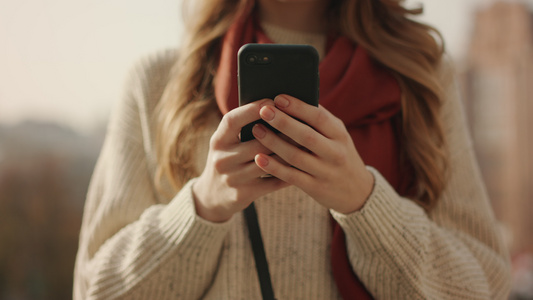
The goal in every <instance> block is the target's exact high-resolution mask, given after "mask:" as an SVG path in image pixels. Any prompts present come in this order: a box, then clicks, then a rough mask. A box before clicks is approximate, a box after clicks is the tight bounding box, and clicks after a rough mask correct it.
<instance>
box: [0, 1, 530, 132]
mask: <svg viewBox="0 0 533 300" xmlns="http://www.w3.org/2000/svg"><path fill="white" fill-rule="evenodd" d="M492 1H493V0H408V1H406V2H407V4H408V5H413V4H416V3H423V4H424V6H425V14H424V16H423V17H422V20H423V21H425V22H427V23H429V24H431V25H434V26H436V27H437V28H438V29H439V30H441V32H442V33H443V35H444V38H445V40H446V43H447V46H448V51H449V52H450V53H451V54H452V56H453V57H455V58H456V59H457V60H459V59H460V58H461V57H462V56H463V55H464V53H465V49H466V47H467V45H468V37H469V34H470V30H471V22H470V21H471V12H472V11H473V10H474V9H475V8H476V7H478V6H479V5H486V4H490V3H491V2H492ZM525 1H526V2H527V3H529V4H532V3H533V0H525ZM179 8H180V1H179V0H159V1H141V0H105V1H104V0H47V1H37V0H17V1H11V0H0V123H7V124H13V123H16V122H20V121H21V120H25V119H37V120H53V121H55V122H58V123H64V124H68V125H70V126H72V127H74V128H75V129H78V130H80V131H87V130H91V129H92V128H94V126H96V124H98V123H102V122H105V121H106V120H107V118H108V116H109V113H110V110H111V109H112V108H113V106H114V105H115V103H116V102H117V101H118V99H119V98H120V95H121V92H122V89H123V84H124V80H125V77H126V74H127V71H128V69H129V68H130V67H131V65H132V64H133V63H134V62H135V61H136V60H138V58H140V57H143V56H145V55H147V54H149V53H152V52H155V51H157V50H160V49H165V48H172V47H177V45H178V44H179V42H180V34H179V32H180V28H181V24H180V21H179V20H180V14H179Z"/></svg>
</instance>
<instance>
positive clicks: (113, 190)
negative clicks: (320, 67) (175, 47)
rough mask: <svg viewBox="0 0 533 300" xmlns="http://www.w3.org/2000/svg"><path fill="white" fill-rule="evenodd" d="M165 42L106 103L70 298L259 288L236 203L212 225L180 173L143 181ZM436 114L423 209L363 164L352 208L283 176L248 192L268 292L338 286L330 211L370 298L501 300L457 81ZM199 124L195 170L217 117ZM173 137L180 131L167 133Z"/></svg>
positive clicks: (149, 163) (309, 294)
mask: <svg viewBox="0 0 533 300" xmlns="http://www.w3.org/2000/svg"><path fill="white" fill-rule="evenodd" d="M175 59H176V54H175V52H173V51H169V52H165V53H160V54H159V55H157V56H155V57H152V58H150V59H147V60H144V61H142V62H141V63H139V64H138V65H137V67H136V68H135V69H134V70H133V71H132V72H131V77H130V80H129V82H128V84H127V86H126V93H125V95H124V98H123V99H122V101H121V102H120V104H119V105H118V107H117V108H116V109H115V111H114V114H113V115H112V118H111V121H110V124H109V128H108V132H107V138H106V141H105V143H104V146H103V149H102V152H101V155H100V158H99V160H98V163H97V165H96V168H95V171H94V175H93V178H92V181H91V185H90V188H89V193H88V196H87V202H86V206H85V212H84V218H83V224H82V228H81V233H80V244H79V251H78V256H77V261H76V269H75V278H74V279H75V280H74V299H76V300H79V299H117V298H119V299H199V298H202V299H247V300H248V299H260V298H261V296H260V288H259V284H258V280H257V275H256V271H255V267H254V260H253V254H252V250H251V247H250V242H249V240H248V237H247V229H246V226H245V224H244V222H243V217H242V214H237V215H235V216H234V217H233V218H232V219H231V220H230V221H228V222H226V223H223V224H215V223H210V222H208V221H206V220H203V219H201V218H200V217H199V216H197V215H196V213H195V208H194V202H193V197H192V193H191V184H192V183H193V182H194V179H193V180H191V181H190V182H189V183H188V184H186V185H185V186H184V187H183V188H182V189H181V190H180V191H179V192H178V193H177V194H176V195H175V196H174V197H172V198H170V199H168V198H165V197H164V196H162V195H160V194H158V193H157V192H156V190H155V189H154V186H153V184H152V178H153V175H154V170H155V167H156V159H155V152H154V136H155V131H154V122H153V118H154V115H153V111H154V106H155V105H156V103H157V102H158V100H159V98H160V96H161V94H162V91H163V89H164V87H165V84H166V82H167V80H168V76H169V72H170V69H171V66H172V65H173V63H174V61H175ZM450 73H451V72H450V71H443V74H444V75H443V80H445V82H446V85H447V86H448V94H447V99H446V102H445V103H444V107H443V110H442V118H443V121H444V128H445V133H446V139H447V141H448V143H449V149H450V153H451V170H450V171H451V174H450V177H449V182H448V185H447V188H446V190H445V191H444V194H443V195H442V198H441V199H440V201H439V202H438V205H437V206H436V207H435V209H434V210H433V211H432V212H431V213H430V214H427V213H425V212H424V210H422V209H421V208H420V207H419V206H418V205H416V204H415V203H414V202H412V201H410V200H408V199H404V198H402V197H400V196H399V195H398V194H397V193H396V192H395V191H394V190H393V189H392V188H391V187H390V186H389V184H388V183H387V181H386V180H385V179H384V178H383V177H382V176H381V175H380V174H379V173H378V172H377V171H375V170H374V169H372V168H370V169H371V170H372V172H373V173H374V176H375V187H374V190H373V192H372V194H371V196H370V198H369V199H368V201H367V203H366V204H365V206H364V207H363V209H361V210H360V211H358V212H355V213H352V214H349V215H343V214H340V213H337V212H335V211H331V212H330V211H328V210H327V209H326V208H324V207H322V206H320V205H318V204H317V203H316V202H315V201H313V199H311V198H310V197H309V196H307V195H306V194H304V193H303V192H302V191H301V190H299V189H298V188H295V187H289V188H286V189H283V190H281V191H278V192H275V193H272V194H269V195H266V196H265V197H263V198H261V199H258V200H257V201H256V206H257V209H258V214H259V223H260V225H261V229H262V232H263V239H264V243H265V250H266V253H267V257H268V259H269V264H270V270H271V275H272V280H273V286H274V290H275V293H276V296H277V298H278V299H280V300H281V299H321V300H322V299H340V296H339V293H338V291H337V288H336V286H335V282H334V281H333V278H332V274H331V267H330V262H329V259H330V258H329V257H330V253H329V248H330V241H331V229H330V223H329V215H330V213H331V214H332V215H333V217H334V218H335V219H336V220H337V222H338V223H339V224H340V225H341V226H342V228H343V229H344V231H345V233H346V237H347V247H348V253H349V256H350V262H351V266H352V268H353V270H354V271H355V273H356V274H358V276H359V278H360V279H361V280H362V282H363V283H364V284H365V286H366V287H367V289H368V290H369V291H370V292H371V293H372V294H373V295H374V297H375V298H376V299H506V297H507V294H508V290H509V282H510V281H509V278H510V276H509V261H508V254H507V252H506V248H505V245H504V243H503V241H502V238H501V236H500V235H499V231H498V227H497V225H496V224H497V223H496V221H495V219H494V216H493V213H492V211H491V208H490V204H489V201H488V200H487V195H486V192H485V190H484V187H483V184H482V182H481V177H480V173H479V170H478V167H477V165H476V162H475V158H474V155H473V151H472V144H471V141H470V139H469V136H468V134H467V130H466V125H465V120H464V116H463V111H462V108H461V105H460V101H459V99H458V95H457V88H456V87H455V86H454V84H453V81H452V80H449V77H450V76H449V74H450ZM210 118H211V120H212V126H211V127H210V128H209V130H206V131H205V133H204V134H203V135H200V136H198V137H197V138H198V139H199V143H198V144H199V145H200V147H199V148H198V151H197V153H196V154H197V156H198V161H197V165H198V168H199V170H202V169H203V167H204V165H205V158H206V156H207V151H208V142H209V138H210V136H211V134H212V132H213V131H214V130H215V129H216V126H217V124H218V122H219V121H220V117H218V116H216V115H213V116H211V117H210ZM178 142H179V141H178Z"/></svg>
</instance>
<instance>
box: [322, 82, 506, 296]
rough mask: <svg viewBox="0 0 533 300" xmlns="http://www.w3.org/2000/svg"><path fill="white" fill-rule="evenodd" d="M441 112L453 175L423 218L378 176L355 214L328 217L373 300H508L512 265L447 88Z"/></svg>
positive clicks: (454, 99)
mask: <svg viewBox="0 0 533 300" xmlns="http://www.w3.org/2000/svg"><path fill="white" fill-rule="evenodd" d="M450 86H451V87H450V88H449V91H448V97H447V100H446V103H445V104H444V106H443V109H442V118H443V121H444V126H445V128H444V129H445V134H446V138H447V142H448V144H449V149H450V160H451V161H450V175H449V180H448V183H447V187H446V188H445V191H444V193H443V195H442V196H441V198H440V199H439V202H438V204H437V206H436V207H435V208H434V209H433V210H432V211H431V213H429V214H427V213H426V212H425V211H424V210H423V209H422V208H421V207H419V206H418V205H417V204H415V203H414V202H413V201H410V200H409V199H405V198H402V197H400V196H399V195H398V194H397V193H396V192H395V190H394V189H393V188H392V187H391V186H390V185H389V184H388V182H387V181H386V180H385V179H384V178H383V177H382V176H381V175H380V174H379V172H378V171H376V170H374V169H372V168H369V169H371V171H372V172H373V174H374V177H375V186H374V191H373V192H372V194H371V196H370V198H369V199H368V201H367V203H366V204H365V206H364V207H363V208H362V209H361V210H360V211H357V212H355V213H352V214H349V215H343V214H340V213H337V212H334V211H332V215H333V216H334V218H335V219H336V220H337V222H338V223H339V224H340V225H341V226H342V228H343V230H344V231H345V233H346V240H347V247H348V249H347V250H348V255H349V259H350V262H351V264H352V268H353V269H354V272H355V273H356V274H357V275H358V276H359V278H360V279H361V280H362V281H363V282H364V284H365V286H366V287H367V289H368V290H369V291H370V292H371V293H372V294H373V295H374V296H375V297H376V298H378V299H507V295H508V293H509V288H510V267H509V266H510V265H509V259H508V253H507V249H506V247H505V245H504V242H503V239H502V237H501V235H500V230H499V228H498V225H497V224H498V223H497V221H496V220H495V218H494V216H493V213H492V210H491V207H490V203H489V201H488V197H487V194H486V191H485V189H484V186H483V183H482V180H481V176H480V172H479V170H478V166H477V163H476V159H475V157H474V153H473V148H472V143H471V140H470V138H469V136H468V133H467V129H466V128H467V127H466V122H465V118H464V114H463V111H462V107H461V103H460V101H459V96H458V92H457V87H456V86H455V85H454V84H451V85H450Z"/></svg>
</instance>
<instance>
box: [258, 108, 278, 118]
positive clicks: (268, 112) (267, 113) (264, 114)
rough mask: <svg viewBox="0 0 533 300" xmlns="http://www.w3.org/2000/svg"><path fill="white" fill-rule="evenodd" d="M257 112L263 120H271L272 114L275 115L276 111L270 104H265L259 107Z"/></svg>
mask: <svg viewBox="0 0 533 300" xmlns="http://www.w3.org/2000/svg"><path fill="white" fill-rule="evenodd" d="M259 114H260V115H261V118H263V120H265V121H272V120H273V119H274V116H275V115H276V113H275V112H274V110H273V109H272V107H270V106H265V107H263V108H261V111H260V112H259Z"/></svg>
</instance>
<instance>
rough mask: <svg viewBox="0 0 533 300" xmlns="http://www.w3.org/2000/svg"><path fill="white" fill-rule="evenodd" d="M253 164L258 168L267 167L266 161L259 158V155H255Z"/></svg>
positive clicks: (261, 157)
mask: <svg viewBox="0 0 533 300" xmlns="http://www.w3.org/2000/svg"><path fill="white" fill-rule="evenodd" d="M255 163H256V164H257V165H258V166H259V167H262V168H264V167H266V166H268V159H266V158H265V157H263V156H261V155H259V154H258V155H256V156H255Z"/></svg>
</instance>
